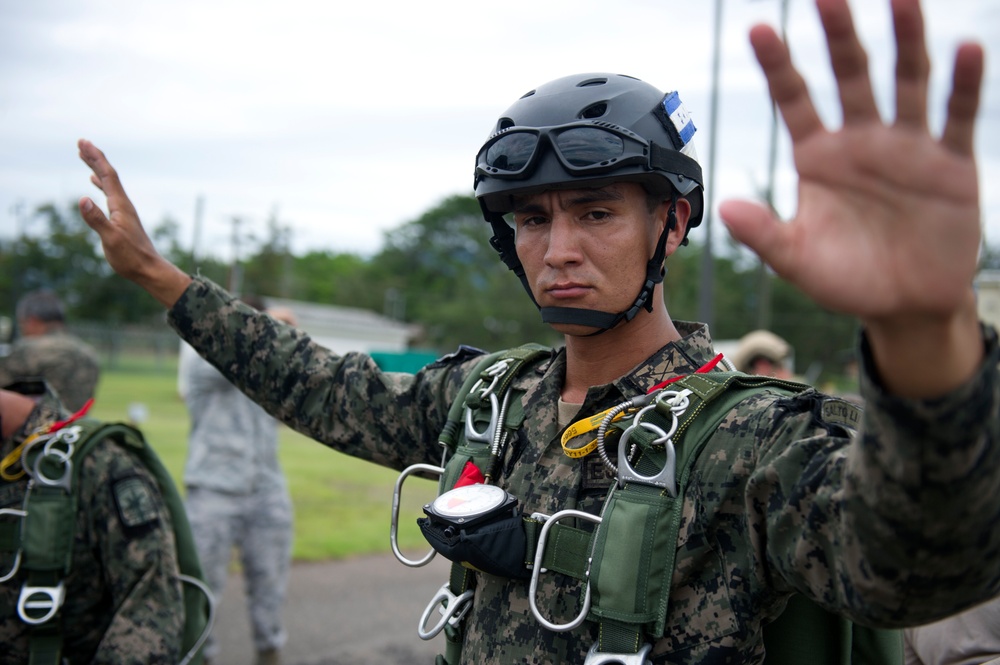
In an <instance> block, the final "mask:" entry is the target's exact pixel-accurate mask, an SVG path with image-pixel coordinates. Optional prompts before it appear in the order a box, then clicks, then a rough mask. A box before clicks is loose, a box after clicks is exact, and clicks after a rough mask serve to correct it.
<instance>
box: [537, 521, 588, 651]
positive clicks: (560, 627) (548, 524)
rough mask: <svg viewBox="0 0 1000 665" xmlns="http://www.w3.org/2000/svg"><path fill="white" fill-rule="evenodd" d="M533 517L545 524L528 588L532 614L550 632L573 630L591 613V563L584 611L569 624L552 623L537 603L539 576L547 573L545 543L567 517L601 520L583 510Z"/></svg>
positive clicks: (539, 536)
mask: <svg viewBox="0 0 1000 665" xmlns="http://www.w3.org/2000/svg"><path fill="white" fill-rule="evenodd" d="M532 517H533V518H535V519H541V520H542V521H543V522H544V524H542V530H541V531H540V532H539V534H538V545H537V546H536V547H535V565H534V566H533V567H532V569H531V585H530V586H529V587H528V603H529V604H530V605H531V613H532V614H534V615H535V619H536V620H537V621H538V623H540V624H542V625H543V626H545V627H546V628H548V629H549V630H552V631H555V632H557V633H563V632H566V631H567V630H573V629H574V628H576V627H577V626H579V625H580V624H582V623H583V622H584V620H585V619H586V618H587V613H588V612H590V579H589V577H590V567H589V566H590V563H589V562H588V568H587V577H588V579H587V586H586V591H585V592H584V596H583V609H582V610H581V611H580V614H579V615H577V617H576V618H575V619H573V620H572V621H570V622H569V623H552V622H551V621H549V620H548V619H546V618H545V617H543V616H542V613H541V612H540V611H539V609H538V605H537V604H536V603H535V595H536V594H537V593H538V576H539V575H540V574H541V573H544V572H546V571H545V569H544V568H542V557H543V556H544V555H545V541H546V539H547V538H548V535H549V529H551V528H552V525H553V524H555V523H556V522H558V521H559V520H562V519H566V518H567V517H579V518H580V519H585V520H589V521H591V522H594V523H596V524H600V523H601V518H600V517H598V516H597V515H591V514H590V513H585V512H583V511H582V510H560V511H559V512H558V513H555V514H554V515H551V516H548V517H546V516H545V515H542V514H539V513H535V514H534V515H532Z"/></svg>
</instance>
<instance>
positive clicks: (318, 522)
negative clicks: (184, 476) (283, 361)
mask: <svg viewBox="0 0 1000 665" xmlns="http://www.w3.org/2000/svg"><path fill="white" fill-rule="evenodd" d="M174 367H175V366H174V365H172V364H170V363H167V364H164V363H162V362H160V363H157V364H156V366H152V365H150V366H145V365H144V364H143V363H141V362H135V363H129V364H128V365H126V366H123V367H120V368H119V369H113V370H104V372H103V374H102V375H101V382H100V385H99V386H98V391H97V397H96V399H95V401H94V406H93V408H92V409H91V411H90V415H93V416H94V417H96V418H100V419H102V420H110V421H128V420H129V406H130V405H132V404H142V405H144V406H145V409H146V419H145V420H144V421H143V422H142V423H141V424H140V428H141V429H142V430H143V432H144V433H145V434H146V438H147V439H148V440H149V442H150V443H151V444H152V445H153V447H154V448H155V449H156V450H157V452H158V453H159V454H160V456H161V458H162V459H163V463H164V464H165V465H166V466H167V468H168V469H169V470H170V472H171V474H172V475H173V476H174V479H175V480H176V482H177V485H178V487H179V488H180V489H181V491H182V492H183V485H182V483H181V473H182V471H183V467H184V458H185V455H186V454H187V434H188V415H187V409H186V408H185V407H184V403H183V401H182V400H181V399H180V397H179V396H178V395H177V375H176V370H175V369H174ZM280 432H281V435H280V448H279V457H280V460H281V465H282V467H283V469H284V471H285V475H286V476H287V478H288V484H289V488H290V490H291V494H292V502H293V504H294V505H295V545H294V550H293V557H294V558H295V559H296V560H313V561H315V560H325V559H337V558H344V557H350V556H355V555H359V554H368V553H373V552H388V551H390V546H389V518H390V511H391V507H392V490H393V486H394V484H395V482H396V478H397V476H398V474H397V473H396V472H395V471H393V470H391V469H386V468H383V467H380V466H377V465H375V464H371V463H369V462H364V461H361V460H357V459H355V458H353V457H349V456H347V455H343V454H341V453H338V452H336V451H333V450H330V449H329V448H326V447H325V446H322V445H320V444H318V443H316V442H315V441H312V440H310V439H308V438H306V437H304V436H302V435H301V434H298V433H297V432H293V431H292V430H290V429H288V428H287V427H281V429H280ZM435 492H436V486H435V484H434V483H432V482H430V481H428V480H423V479H420V478H416V477H410V478H408V479H407V481H406V484H405V486H404V488H403V499H402V506H401V510H400V520H399V524H400V527H399V531H400V533H399V539H398V543H399V546H400V548H401V549H403V550H406V551H408V552H414V553H416V554H420V553H421V552H422V551H425V550H427V549H428V548H429V546H428V545H427V543H426V541H425V540H424V539H423V536H422V535H421V534H420V531H419V529H418V528H417V525H416V523H415V520H416V518H417V517H420V516H422V515H423V511H422V510H421V506H423V504H424V503H426V502H427V501H429V500H431V499H432V498H433V497H434V494H435Z"/></svg>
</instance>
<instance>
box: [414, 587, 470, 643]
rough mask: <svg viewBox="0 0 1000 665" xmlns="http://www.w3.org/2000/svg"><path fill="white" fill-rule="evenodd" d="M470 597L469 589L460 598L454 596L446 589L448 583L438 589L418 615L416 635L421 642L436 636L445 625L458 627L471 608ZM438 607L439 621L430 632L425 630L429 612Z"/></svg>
mask: <svg viewBox="0 0 1000 665" xmlns="http://www.w3.org/2000/svg"><path fill="white" fill-rule="evenodd" d="M472 596H473V591H472V589H469V590H468V591H465V592H463V593H462V594H461V595H460V596H456V595H455V594H453V593H452V592H451V589H449V588H448V583H447V582H445V583H444V585H443V586H442V587H441V588H440V589H438V592H437V593H436V594H434V597H433V598H431V602H429V603H428V604H427V607H426V608H424V613H423V614H422V615H420V623H419V624H418V625H417V635H419V636H420V639H422V640H430V639H433V638H434V637H435V636H437V634H438V633H440V632H441V631H442V630H444V626H445V624H449V625H451V626H456V625H458V622H459V621H461V620H462V619H463V618H464V617H465V615H466V614H467V613H468V611H469V609H471V607H472ZM437 605H440V606H441V608H440V609H439V610H438V612H440V613H441V620H440V621H438V622H437V624H435V625H434V627H433V628H431V629H430V630H425V629H424V626H426V625H427V619H428V618H429V617H430V615H431V612H432V611H433V610H434V607H435V606H437Z"/></svg>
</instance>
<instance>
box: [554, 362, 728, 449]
mask: <svg viewBox="0 0 1000 665" xmlns="http://www.w3.org/2000/svg"><path fill="white" fill-rule="evenodd" d="M721 360H722V354H721V353H719V354H717V355H716V356H715V357H714V358H713V359H712V360H710V361H709V362H707V363H705V364H704V365H702V366H701V367H699V368H698V369H696V370H695V371H694V373H695V374H705V373H707V372H710V371H712V370H713V369H715V366H716V365H718V364H719V362H720V361H721ZM683 378H684V375H681V376H675V377H673V378H671V379H667V380H666V381H663V382H661V383H658V384H656V385H655V386H653V387H652V388H650V389H649V391H648V392H647V393H646V394H647V395H649V394H652V393H654V392H656V391H658V390H662V389H663V388H665V387H666V386H667V385H669V384H671V383H673V382H675V381H680V380H681V379H683ZM617 408H618V407H617V406H613V407H611V408H610V409H605V410H604V411H601V412H600V413H598V414H597V415H593V416H590V417H589V418H584V419H583V420H578V421H576V422H575V423H573V424H572V425H570V426H569V427H567V428H566V431H565V432H563V435H562V441H561V443H562V449H563V452H564V453H566V455H567V456H568V457H572V458H573V459H579V458H581V457H586V456H587V455H589V454H590V453H592V452H594V450H595V449H596V448H597V438H596V437H595V438H593V439H591V440H590V441H589V442H588V443H587V444H585V445H583V446H580V447H579V448H570V447H569V446H568V445H567V444H568V443H569V441H570V440H571V439H575V438H576V437H578V436H580V435H581V434H586V433H588V432H593V431H594V430H595V429H598V428H599V427H600V426H601V421H602V420H604V418H605V417H606V416H607V415H608V413H610V412H611V411H613V410H614V409H617ZM636 411H637V409H627V410H624V411H622V412H621V413H619V414H616V415H615V417H614V418H612V419H611V422H613V423H616V422H618V421H619V420H621V419H622V418H624V417H625V416H626V415H629V414H632V413H635V412H636Z"/></svg>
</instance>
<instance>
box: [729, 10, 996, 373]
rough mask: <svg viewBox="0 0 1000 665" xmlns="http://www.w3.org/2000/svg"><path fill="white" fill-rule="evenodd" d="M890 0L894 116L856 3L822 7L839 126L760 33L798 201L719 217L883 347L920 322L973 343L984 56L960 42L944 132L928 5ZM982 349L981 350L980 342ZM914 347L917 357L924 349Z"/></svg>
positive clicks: (774, 43) (737, 205)
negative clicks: (931, 96) (781, 216)
mask: <svg viewBox="0 0 1000 665" xmlns="http://www.w3.org/2000/svg"><path fill="white" fill-rule="evenodd" d="M891 4H892V14H893V21H894V28H895V37H896V49H897V65H896V96H895V100H896V109H895V118H894V120H893V121H890V122H884V121H883V120H882V118H881V116H880V114H879V110H878V108H877V107H876V103H875V95H874V93H873V92H872V86H871V80H870V79H869V74H868V61H867V55H866V53H865V50H864V48H863V47H862V45H861V43H860V41H859V39H858V36H857V33H856V32H855V29H854V25H853V22H852V17H851V13H850V9H849V7H848V3H847V0H817V2H816V5H817V8H818V10H819V14H820V18H821V21H822V24H823V29H824V31H825V33H826V39H827V42H828V48H829V53H830V62H831V66H832V68H833V72H834V75H835V77H836V81H837V86H838V90H839V95H840V103H841V108H842V111H843V125H842V127H841V128H840V129H839V130H831V129H828V128H827V127H825V126H824V125H823V123H822V121H821V120H820V117H819V114H818V113H817V111H816V108H815V106H814V104H813V101H812V99H811V97H810V94H809V91H808V89H807V88H806V83H805V81H804V80H803V78H802V76H801V75H800V74H799V72H798V71H797V70H796V69H795V67H794V65H793V64H792V61H791V58H790V55H789V51H788V48H787V47H786V45H785V44H784V43H782V41H781V40H780V38H779V37H778V35H777V34H776V33H775V31H774V30H773V29H771V28H769V27H766V26H756V27H755V28H754V29H753V30H752V32H751V35H750V38H751V43H752V45H753V48H754V51H755V53H756V55H757V59H758V61H759V62H760V65H761V68H762V69H763V71H764V74H765V76H766V78H767V81H768V85H769V88H770V90H771V94H772V96H773V97H774V99H775V102H776V104H777V106H778V108H779V110H780V112H781V115H782V117H783V119H784V122H785V124H786V125H787V127H788V130H789V133H790V135H791V140H792V144H793V152H794V158H795V165H796V168H797V170H798V176H799V186H798V210H797V212H796V214H795V216H794V217H793V218H792V219H791V220H789V221H788V222H781V221H779V220H778V219H776V218H775V217H774V215H773V214H772V213H771V211H770V210H769V209H768V208H766V207H764V206H761V205H757V204H752V203H749V202H742V201H730V202H726V203H724V204H722V206H720V215H721V216H722V217H723V219H724V221H725V222H726V224H727V226H728V227H729V229H730V232H731V233H732V234H733V236H734V237H736V238H737V239H738V240H740V241H741V242H743V243H744V244H746V245H747V246H749V247H750V248H751V249H753V250H754V251H756V252H757V253H758V254H759V255H760V256H761V258H762V259H763V260H764V261H765V262H767V263H768V264H769V265H770V266H771V267H772V268H773V269H774V270H775V271H776V272H777V273H778V274H779V275H781V276H782V277H783V278H785V279H786V280H788V281H789V282H792V283H793V284H795V285H796V286H797V287H798V288H800V289H801V290H802V291H803V292H804V293H805V294H807V295H808V296H810V297H811V298H813V299H814V300H815V301H816V302H818V303H819V304H821V305H823V306H824V307H827V308H829V309H832V310H835V311H839V312H843V313H848V314H853V315H855V316H857V317H859V318H860V319H861V320H862V322H863V323H864V324H865V326H866V328H867V329H868V331H869V333H870V336H873V337H875V338H876V339H875V342H876V344H878V343H880V340H881V338H884V335H883V334H887V335H889V336H895V335H896V334H899V333H903V332H906V331H908V332H907V340H908V341H910V342H912V341H915V338H914V337H913V336H914V335H920V334H921V333H922V332H925V331H926V332H928V333H929V335H930V336H929V337H928V338H927V339H925V340H923V342H924V343H923V344H921V345H920V348H924V349H926V348H927V347H929V346H933V344H931V339H930V338H931V337H936V338H938V339H937V343H946V342H947V340H946V339H942V337H945V338H946V337H947V336H948V335H953V334H956V333H958V329H959V328H960V329H961V331H962V332H961V333H960V335H961V336H962V337H963V339H966V343H967V342H968V339H969V338H967V337H966V336H967V335H971V334H972V331H973V330H975V334H978V328H975V325H976V324H975V300H974V293H973V290H972V282H973V278H974V276H975V272H976V268H977V260H978V252H979V245H980V239H981V229H980V224H981V222H980V208H979V190H978V180H977V173H976V162H975V158H974V155H973V135H974V129H975V123H976V112H977V109H978V106H979V94H980V86H981V81H982V73H983V51H982V48H981V47H980V46H979V45H977V44H973V43H965V44H963V45H961V46H960V47H959V49H958V52H957V54H956V57H955V63H954V69H953V76H952V87H951V96H950V99H949V100H948V106H947V117H946V120H945V125H944V129H943V131H942V132H941V134H940V136H935V135H934V134H932V132H931V131H930V129H929V127H928V119H927V115H928V114H927V105H928V88H929V83H928V82H929V76H930V61H929V57H928V55H927V48H926V44H925V41H924V25H923V17H922V14H921V10H920V4H919V2H918V0H893V1H892V3H891ZM956 326H958V328H956ZM969 346H971V347H972V349H973V353H975V351H976V348H975V344H971V345H969ZM899 350H902V349H899ZM978 351H979V353H980V355H981V344H980V345H979V349H978ZM907 353H908V354H909V355H910V356H911V358H910V359H911V360H914V361H915V360H917V359H916V358H912V355H913V354H915V353H917V345H914V348H911V349H907ZM970 355H971V354H970ZM977 358H978V356H977ZM900 360H902V358H900ZM965 360H966V361H968V360H969V359H968V358H967V359H965ZM890 364H891V363H890ZM935 366H938V363H937V362H935ZM883 369H887V368H883ZM966 369H969V363H968V362H965V363H964V364H963V371H964V370H966Z"/></svg>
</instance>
